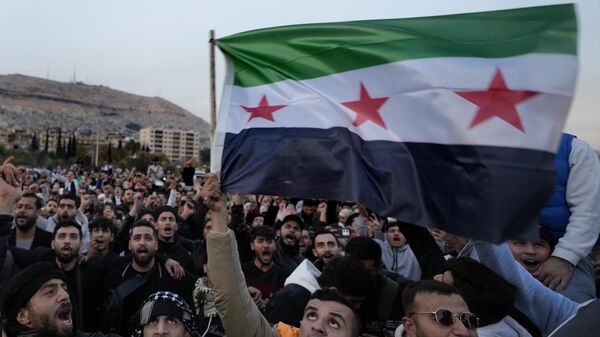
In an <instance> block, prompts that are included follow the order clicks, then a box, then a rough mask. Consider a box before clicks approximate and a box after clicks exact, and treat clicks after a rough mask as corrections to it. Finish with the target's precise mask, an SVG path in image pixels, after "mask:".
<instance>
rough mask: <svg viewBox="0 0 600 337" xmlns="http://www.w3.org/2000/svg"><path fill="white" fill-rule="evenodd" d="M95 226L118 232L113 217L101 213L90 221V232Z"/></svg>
mask: <svg viewBox="0 0 600 337" xmlns="http://www.w3.org/2000/svg"><path fill="white" fill-rule="evenodd" d="M94 228H100V229H108V230H110V231H111V232H112V233H115V232H116V228H115V224H114V223H113V221H112V220H111V219H109V218H107V217H104V216H101V215H100V216H97V217H95V218H94V220H92V222H90V232H91V231H92V230H93V229H94Z"/></svg>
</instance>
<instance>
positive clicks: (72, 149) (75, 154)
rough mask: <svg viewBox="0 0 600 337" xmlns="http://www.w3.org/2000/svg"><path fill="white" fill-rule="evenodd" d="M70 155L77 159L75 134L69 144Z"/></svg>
mask: <svg viewBox="0 0 600 337" xmlns="http://www.w3.org/2000/svg"><path fill="white" fill-rule="evenodd" d="M71 155H72V156H73V157H77V139H76V138H75V133H73V143H71Z"/></svg>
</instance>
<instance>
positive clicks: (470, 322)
mask: <svg viewBox="0 0 600 337" xmlns="http://www.w3.org/2000/svg"><path fill="white" fill-rule="evenodd" d="M417 314H427V315H433V317H434V318H435V320H436V321H437V322H438V323H440V324H441V325H443V326H452V325H453V324H454V317H458V318H459V319H460V321H461V323H462V324H463V325H464V326H465V327H466V328H467V329H469V330H475V329H477V328H478V327H479V318H477V316H475V314H473V313H470V312H468V311H465V312H461V313H459V314H453V313H452V311H450V310H448V309H437V310H436V311H434V312H413V313H410V314H409V315H408V316H409V317H410V316H412V315H417Z"/></svg>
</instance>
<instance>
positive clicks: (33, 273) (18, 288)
mask: <svg viewBox="0 0 600 337" xmlns="http://www.w3.org/2000/svg"><path fill="white" fill-rule="evenodd" d="M55 278H57V279H60V280H62V281H64V282H65V283H66V282H67V277H66V276H65V274H64V273H63V272H62V270H60V269H58V266H56V264H54V263H51V262H37V263H34V264H32V265H30V266H28V267H27V268H25V269H23V270H21V271H20V272H18V273H16V274H15V275H14V276H13V277H12V278H11V279H10V281H9V282H8V284H7V285H6V298H5V299H4V310H3V312H4V318H5V319H6V320H8V321H10V322H16V319H17V313H18V312H19V310H20V309H21V308H23V307H24V306H25V305H27V303H28V302H29V300H30V299H31V297H33V295H34V294H35V293H36V292H37V291H38V290H39V289H40V288H41V287H42V285H43V284H44V283H46V282H48V281H49V280H51V279H55Z"/></svg>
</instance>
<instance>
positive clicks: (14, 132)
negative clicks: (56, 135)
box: [0, 128, 33, 150]
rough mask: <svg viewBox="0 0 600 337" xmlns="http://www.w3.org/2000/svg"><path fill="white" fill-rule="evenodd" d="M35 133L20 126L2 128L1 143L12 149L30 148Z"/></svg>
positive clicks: (0, 130) (0, 131) (0, 132)
mask: <svg viewBox="0 0 600 337" xmlns="http://www.w3.org/2000/svg"><path fill="white" fill-rule="evenodd" d="M32 136H33V135H32V134H31V133H30V132H29V131H27V130H25V129H19V128H7V129H0V144H3V145H4V146H5V147H6V148H10V149H22V150H25V149H28V148H29V146H30V145H31V137H32Z"/></svg>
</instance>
